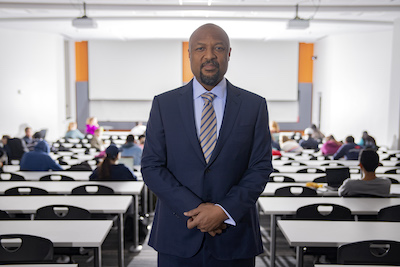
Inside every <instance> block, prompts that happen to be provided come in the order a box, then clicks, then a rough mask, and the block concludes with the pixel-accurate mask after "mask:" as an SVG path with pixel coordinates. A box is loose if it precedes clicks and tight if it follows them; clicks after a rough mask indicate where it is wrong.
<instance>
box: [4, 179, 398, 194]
mask: <svg viewBox="0 0 400 267" xmlns="http://www.w3.org/2000/svg"><path fill="white" fill-rule="evenodd" d="M7 183H9V182H7ZM60 183H61V182H60ZM322 184H324V185H325V183H322ZM284 186H306V183H282V182H271V183H267V185H266V187H265V189H264V191H263V192H262V193H261V196H273V195H274V194H275V190H276V189H278V188H281V187H284ZM0 192H1V185H0ZM317 193H318V195H320V196H338V191H332V190H329V189H327V188H325V187H322V188H318V189H317ZM390 195H391V196H400V184H392V185H391V186H390Z"/></svg>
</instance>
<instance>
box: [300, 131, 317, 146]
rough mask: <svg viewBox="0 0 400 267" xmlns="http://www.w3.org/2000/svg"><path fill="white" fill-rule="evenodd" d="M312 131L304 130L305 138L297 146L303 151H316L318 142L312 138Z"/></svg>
mask: <svg viewBox="0 0 400 267" xmlns="http://www.w3.org/2000/svg"><path fill="white" fill-rule="evenodd" d="M313 133H314V131H313V129H311V128H307V129H305V130H304V134H305V138H304V139H301V140H300V141H299V145H300V146H301V147H302V148H304V149H314V150H315V151H318V150H319V148H318V145H319V143H318V141H317V140H315V139H314V138H312V135H313Z"/></svg>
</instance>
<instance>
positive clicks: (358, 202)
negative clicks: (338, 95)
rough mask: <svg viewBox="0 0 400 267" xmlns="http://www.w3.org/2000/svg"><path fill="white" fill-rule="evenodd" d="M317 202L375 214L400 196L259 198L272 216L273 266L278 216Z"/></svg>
mask: <svg viewBox="0 0 400 267" xmlns="http://www.w3.org/2000/svg"><path fill="white" fill-rule="evenodd" d="M315 203H331V204H337V205H341V206H344V207H347V208H349V209H350V210H351V212H352V214H354V215H375V214H377V213H378V211H379V210H380V209H382V208H385V207H389V206H393V205H400V198H341V197H260V198H259V199H258V204H259V207H260V209H261V210H262V212H263V213H264V214H267V215H270V216H271V244H270V254H271V264H270V266H271V267H274V264H275V254H276V253H275V252H276V218H277V217H278V216H282V215H294V214H296V211H297V209H298V208H300V207H302V206H306V205H310V204H315ZM310 229H311V228H310ZM327 229H329V228H327ZM313 231H314V230H313Z"/></svg>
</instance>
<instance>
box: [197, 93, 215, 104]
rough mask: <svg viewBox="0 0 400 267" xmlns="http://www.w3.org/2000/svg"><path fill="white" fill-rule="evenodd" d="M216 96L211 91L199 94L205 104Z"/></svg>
mask: <svg viewBox="0 0 400 267" xmlns="http://www.w3.org/2000/svg"><path fill="white" fill-rule="evenodd" d="M215 97H216V95H214V94H213V93H210V92H208V93H204V94H202V95H201V98H203V100H204V101H205V102H206V104H209V103H212V102H213V100H214V98H215Z"/></svg>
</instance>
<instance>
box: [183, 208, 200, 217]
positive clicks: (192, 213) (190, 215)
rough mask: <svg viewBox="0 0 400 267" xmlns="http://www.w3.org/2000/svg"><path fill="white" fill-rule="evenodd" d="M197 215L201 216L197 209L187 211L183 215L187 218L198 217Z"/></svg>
mask: <svg viewBox="0 0 400 267" xmlns="http://www.w3.org/2000/svg"><path fill="white" fill-rule="evenodd" d="M197 214H199V211H198V209H197V208H195V209H192V210H189V211H186V212H184V213H183V215H185V216H187V217H192V216H196V215H197Z"/></svg>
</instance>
